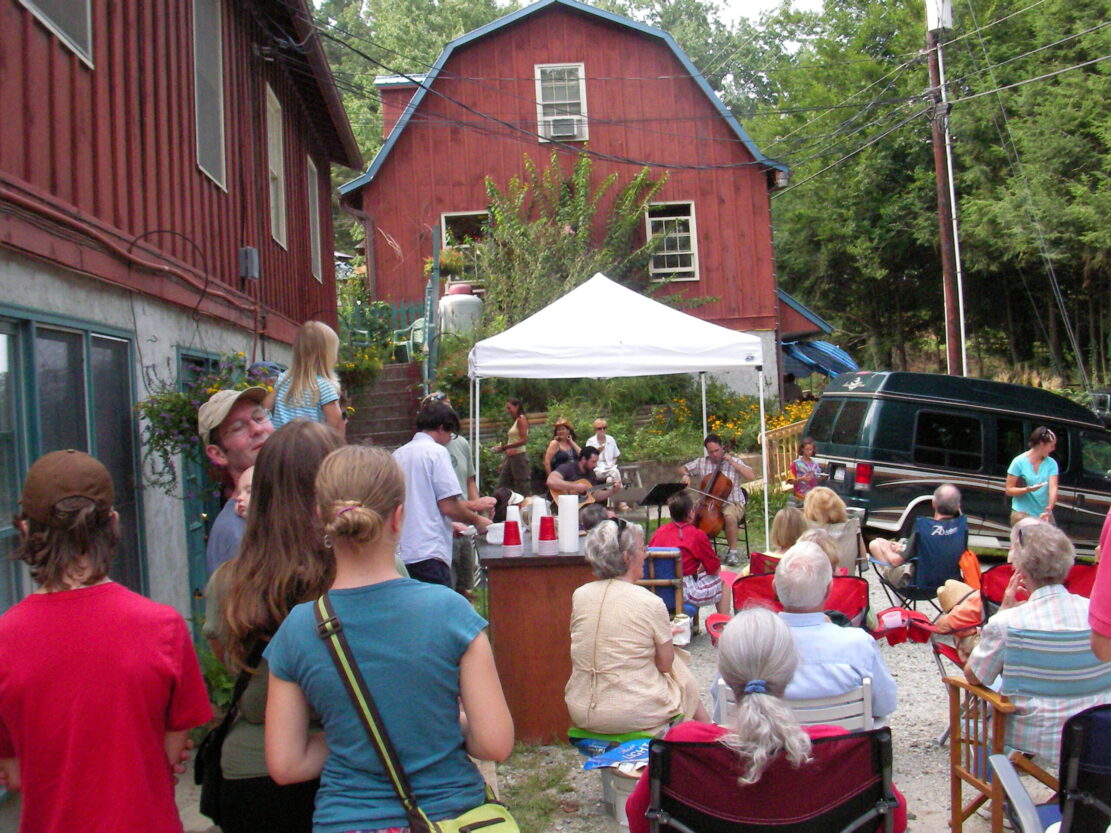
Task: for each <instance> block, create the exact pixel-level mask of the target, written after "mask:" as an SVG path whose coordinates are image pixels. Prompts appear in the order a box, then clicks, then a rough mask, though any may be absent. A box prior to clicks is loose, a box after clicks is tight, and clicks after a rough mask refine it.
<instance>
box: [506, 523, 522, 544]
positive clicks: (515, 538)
mask: <svg viewBox="0 0 1111 833" xmlns="http://www.w3.org/2000/svg"><path fill="white" fill-rule="evenodd" d="M502 546H503V547H519V546H521V526H520V524H518V523H517V522H516V521H506V522H505V537H504V538H503V539H502Z"/></svg>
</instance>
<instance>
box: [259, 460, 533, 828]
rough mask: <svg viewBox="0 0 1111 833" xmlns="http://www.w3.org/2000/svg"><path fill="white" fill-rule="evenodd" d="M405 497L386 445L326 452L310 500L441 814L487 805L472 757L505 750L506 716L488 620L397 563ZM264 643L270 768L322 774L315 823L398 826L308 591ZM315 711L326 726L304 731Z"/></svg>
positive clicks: (360, 649)
mask: <svg viewBox="0 0 1111 833" xmlns="http://www.w3.org/2000/svg"><path fill="white" fill-rule="evenodd" d="M404 498H405V482H404V479H403V477H402V473H401V469H400V468H399V467H398V465H397V463H396V462H394V459H393V457H392V456H391V455H390V454H389V453H388V452H386V451H385V450H383V449H381V448H374V447H369V446H347V447H345V448H341V449H339V450H338V451H334V452H332V453H331V454H330V455H328V457H327V458H326V459H325V460H324V463H323V464H322V465H321V467H320V473H319V474H318V475H317V478H316V501H317V509H318V512H319V514H320V519H321V521H322V522H323V525H324V531H325V533H326V534H327V536H328V539H329V541H330V543H331V545H332V548H333V551H334V553H335V567H336V573H335V581H334V582H333V583H332V585H331V589H330V590H329V591H328V598H329V599H330V601H331V603H332V605H333V607H334V608H335V612H336V616H337V617H338V618H339V620H340V622H341V624H342V627H343V632H344V634H345V635H346V636H347V641H348V643H349V646H350V650H351V653H352V656H353V659H354V662H355V664H356V665H358V667H359V670H360V671H361V672H362V676H363V678H364V679H365V680H366V682H367V686H368V688H369V689H370V693H371V696H372V697H373V699H374V701H375V703H376V705H377V707H378V711H379V712H380V713H381V717H382V722H383V723H384V724H385V725H386V726H387V727H388V731H389V734H390V740H391V742H392V744H393V746H394V748H395V749H396V750H397V754H398V756H399V758H400V759H401V765H402V767H403V768H404V770H405V772H406V774H407V775H408V777H409V782H410V784H411V785H412V788H413V791H414V793H416V795H417V796H419V799H420V807H421V809H422V810H423V811H424V812H425V813H426V814H427V815H428V816H429V818H431V819H432V820H433V821H441V820H443V819H447V818H454V817H455V816H457V815H459V814H461V813H463V812H465V811H467V810H469V809H471V808H473V807H476V806H478V805H479V804H482V803H483V801H484V800H485V789H484V786H483V780H482V776H481V775H480V774H479V772H478V770H477V769H476V768H475V766H474V764H473V763H471V761H470V760H469V759H468V757H467V755H468V754H470V755H472V756H474V757H475V758H478V759H482V760H495V761H500V760H505V758H507V757H508V756H509V753H510V752H511V751H512V748H513V721H512V719H511V718H510V716H509V708H508V707H507V706H506V703H505V697H504V695H503V694H502V689H501V683H500V681H499V680H498V672H497V669H496V668H495V666H494V656H493V653H492V651H491V648H490V642H489V640H488V639H487V637H486V631H485V628H486V622H485V620H483V619H482V617H480V616H479V615H478V614H477V613H476V612H475V610H474V608H473V607H471V605H470V603H469V602H467V600H466V599H464V598H463V597H462V596H460V595H459V594H458V593H455V592H454V591H452V590H450V589H449V588H447V587H442V586H440V585H436V584H428V583H426V582H419V581H414V580H412V579H408V578H402V577H401V576H400V575H399V574H398V572H397V568H396V567H395V562H394V549H395V547H396V546H397V540H398V537H399V536H400V534H401V525H402V518H403V515H404V510H403V508H402V500H403V499H404ZM398 611H405V615H404V616H399V615H398ZM264 655H265V657H266V659H267V660H268V662H269V666H270V687H269V697H268V701H267V704H266V763H267V766H268V768H269V770H270V775H271V776H272V777H273V778H274V780H275V781H277V782H278V783H281V784H290V783H296V782H298V781H304V780H306V779H312V778H316V777H319V778H320V790H319V792H318V793H317V797H316V811H315V814H314V816H313V826H314V829H316V830H336V831H349V830H358V831H383V830H389V829H392V828H405V825H406V824H407V822H406V818H405V812H404V810H403V809H402V807H401V804H400V802H399V801H398V799H397V796H396V794H395V793H394V789H393V786H392V785H391V782H390V780H389V779H388V778H387V776H386V772H385V769H384V767H383V765H382V762H381V761H380V760H379V758H378V754H377V752H376V751H375V749H374V747H373V746H372V745H371V743H370V741H369V739H368V738H367V735H366V732H365V730H364V728H363V725H362V724H361V723H360V721H359V716H358V712H357V711H356V710H355V707H354V705H353V704H352V702H351V699H350V696H349V695H348V692H347V690H346V689H345V688H344V682H343V680H342V679H341V678H340V676H339V674H338V673H337V671H336V668H335V666H334V664H333V662H332V659H331V657H330V656H329V654H328V650H327V648H326V646H325V645H324V643H323V642H322V641H321V639H320V637H319V636H318V635H317V630H316V622H315V620H314V616H313V610H312V604H311V603H309V604H302V605H298V606H297V607H295V608H294V609H293V611H292V612H291V613H290V614H289V617H288V618H287V619H286V620H285V621H284V622H283V623H282V626H281V627H280V628H279V629H278V633H277V634H276V635H275V636H274V639H273V640H272V641H271V643H270V645H269V646H268V647H267V649H266V652H265V654H264ZM460 706H461V708H460ZM313 712H316V713H317V714H319V715H320V716H321V719H322V721H323V724H324V734H318V733H310V731H309V719H310V714H312V713H313Z"/></svg>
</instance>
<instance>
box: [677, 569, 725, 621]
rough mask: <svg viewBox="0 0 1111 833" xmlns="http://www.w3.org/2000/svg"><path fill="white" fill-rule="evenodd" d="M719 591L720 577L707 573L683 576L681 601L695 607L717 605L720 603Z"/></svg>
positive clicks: (720, 589) (720, 588) (720, 587)
mask: <svg viewBox="0 0 1111 833" xmlns="http://www.w3.org/2000/svg"><path fill="white" fill-rule="evenodd" d="M721 591H722V586H721V576H712V575H710V574H709V573H699V574H698V575H697V576H683V601H684V602H690V603H691V604H693V605H695V606H696V607H702V606H703V605H710V604H717V603H718V602H720V601H721ZM676 612H678V611H676Z"/></svg>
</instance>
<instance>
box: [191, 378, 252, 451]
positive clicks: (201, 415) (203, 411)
mask: <svg viewBox="0 0 1111 833" xmlns="http://www.w3.org/2000/svg"><path fill="white" fill-rule="evenodd" d="M268 393H269V391H267V390H266V388H260V387H253V388H247V389H246V390H218V391H216V393H214V394H212V396H211V398H209V400H208V401H207V402H205V403H204V404H203V405H201V407H200V410H198V411H197V433H198V434H200V435H201V442H202V443H204V444H205V445H208V444H209V435H210V434H211V432H212V429H213V428H216V427H217V426H219V425H220V423H221V422H223V421H224V420H225V419H227V418H228V414H229V413H231V409H232V408H234V407H235V404H236V403H237V402H238V401H239V400H240V399H248V400H250V401H251V402H257V403H259V404H261V403H262V401H263V400H264V399H266V396H267V394H268Z"/></svg>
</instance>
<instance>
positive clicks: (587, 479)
mask: <svg viewBox="0 0 1111 833" xmlns="http://www.w3.org/2000/svg"><path fill="white" fill-rule="evenodd" d="M597 462H598V449H596V448H592V447H590V446H587V447H586V448H584V449H583V450H582V451H581V452H580V453H579V459H577V460H573V461H571V462H568V463H564V464H563V465H562V466H560V467H559V468H557V469H553V470H552V473H551V474H549V475H548V481H547V485H548V488H549V489H550V490H551V491H552V497H553V499H554V498H555V497H556V495H582V496H586V495H592V496H593V497H594V500H595V502H597V503H604V502H605V501H606V500H607V499H608V498H609V496H610V495H612V494H613V493H614V492H616V491H617V490H618V489H620V488H621V481H620V480H618V481H617V482H616V483H607V482H606V481H605V480H600V479H598V476H597V475H596V474H595V473H594V468H595V466H596V465H597Z"/></svg>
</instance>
